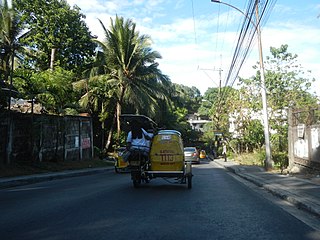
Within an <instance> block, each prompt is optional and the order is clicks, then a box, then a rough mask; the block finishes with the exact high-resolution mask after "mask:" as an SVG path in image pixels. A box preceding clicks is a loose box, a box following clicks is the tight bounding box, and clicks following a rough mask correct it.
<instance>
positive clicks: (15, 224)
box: [0, 163, 320, 240]
mask: <svg viewBox="0 0 320 240" xmlns="http://www.w3.org/2000/svg"><path fill="white" fill-rule="evenodd" d="M193 174H194V178H193V187H192V189H190V190H189V189H187V186H186V185H181V184H172V183H169V182H167V181H165V180H163V179H161V178H159V179H153V180H152V181H151V182H150V183H149V184H143V185H142V187H141V188H139V189H135V188H133V186H132V183H131V180H130V175H129V174H116V173H113V172H107V173H102V174H96V175H89V176H82V177H75V178H68V179H61V180H54V181H49V182H42V183H37V184H33V185H27V186H21V187H16V188H10V189H2V190H0V238H1V239H6V240H9V239H24V240H27V239H48V240H49V239H50V240H55V239H77V240H78V239H126V240H127V239H130V240H135V239H137V240H138V239H139V240H140V239H153V240H154V239H165V240H170V239H175V240H178V239H183V240H186V239H201V240H203V239H210V240H211V239H232V240H234V239H255V240H256V239H281V240H284V239H290V240H293V239H299V240H301V239H320V235H319V232H317V231H315V230H314V229H312V228H311V227H309V226H308V225H306V224H305V223H303V222H302V221H300V220H298V219H297V218H295V217H293V216H292V215H291V214H289V213H287V212H286V211H284V210H283V209H282V208H280V207H279V206H277V205H275V204H273V203H272V202H270V201H269V200H267V199H265V198H264V197H262V196H261V195H260V194H258V193H257V192H255V191H253V190H252V189H251V188H248V187H247V186H246V185H244V184H243V183H241V182H239V181H237V180H236V179H235V178H234V177H232V176H231V175H230V174H228V173H227V172H226V171H225V170H224V169H222V168H220V167H218V166H215V165H213V164H208V163H203V164H200V165H197V166H194V167H193ZM171 181H173V180H171Z"/></svg>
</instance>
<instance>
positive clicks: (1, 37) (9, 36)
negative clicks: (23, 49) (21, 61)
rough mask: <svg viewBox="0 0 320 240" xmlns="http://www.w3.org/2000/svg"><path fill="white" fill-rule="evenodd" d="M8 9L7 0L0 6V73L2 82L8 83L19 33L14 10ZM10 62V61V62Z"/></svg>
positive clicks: (17, 18) (17, 20) (19, 29)
mask: <svg viewBox="0 0 320 240" xmlns="http://www.w3.org/2000/svg"><path fill="white" fill-rule="evenodd" d="M14 5H15V2H14V1H12V6H13V7H12V8H9V6H8V2H7V0H4V1H3V4H2V5H0V47H1V55H0V61H1V72H2V74H3V79H4V81H8V78H9V75H10V70H11V68H12V67H13V66H12V64H13V61H12V60H13V55H14V51H15V50H17V49H18V48H19V44H18V40H19V39H18V36H19V34H20V33H21V28H20V26H19V17H18V14H17V13H16V11H15V8H14ZM10 60H11V61H10Z"/></svg>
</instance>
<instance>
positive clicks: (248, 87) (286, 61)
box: [240, 45, 318, 149]
mask: <svg viewBox="0 0 320 240" xmlns="http://www.w3.org/2000/svg"><path fill="white" fill-rule="evenodd" d="M270 52H271V56H267V57H266V62H265V69H266V76H265V77H266V91H267V99H268V112H269V119H270V127H271V128H272V129H273V130H277V135H278V136H279V138H278V139H280V138H281V139H282V141H283V142H285V139H286V138H287V109H288V108H291V107H294V108H300V107H312V106H316V104H317V102H318V99H317V97H316V95H315V94H314V93H312V92H311V86H312V82H313V81H314V78H312V77H311V74H310V71H306V70H305V69H304V68H303V67H302V66H301V64H299V63H298V55H296V54H292V53H289V52H288V45H281V46H280V47H279V48H275V47H271V48H270ZM254 68H255V69H258V66H254ZM240 84H241V93H242V95H241V99H242V101H243V100H244V101H243V103H244V105H245V106H247V109H248V111H251V110H253V111H254V112H257V111H258V110H259V109H261V108H262V107H261V106H262V103H261V98H260V89H261V83H260V71H257V73H256V76H254V77H252V78H250V79H241V78H240ZM281 149H283V148H281Z"/></svg>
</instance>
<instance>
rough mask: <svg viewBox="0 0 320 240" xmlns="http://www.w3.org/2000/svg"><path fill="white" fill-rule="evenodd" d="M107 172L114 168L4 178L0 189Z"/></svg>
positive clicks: (0, 180) (1, 180)
mask: <svg viewBox="0 0 320 240" xmlns="http://www.w3.org/2000/svg"><path fill="white" fill-rule="evenodd" d="M109 171H114V167H107V168H92V169H81V170H70V171H63V172H59V173H52V172H51V173H43V174H36V175H30V176H21V177H15V178H5V179H0V189H4V188H10V187H17V186H23V185H28V184H32V183H38V182H44V181H52V180H56V179H63V178H71V177H78V176H85V175H91V174H96V173H101V172H109Z"/></svg>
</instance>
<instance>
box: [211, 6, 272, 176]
mask: <svg viewBox="0 0 320 240" xmlns="http://www.w3.org/2000/svg"><path fill="white" fill-rule="evenodd" d="M211 2H213V3H220V4H223V5H226V6H229V7H231V8H233V9H235V10H237V11H238V12H240V13H241V14H242V15H244V16H245V17H246V18H247V19H249V21H250V23H251V24H252V25H253V26H254V27H255V28H256V30H257V36H258V48H259V62H260V74H261V98H262V110H263V123H264V124H263V125H264V138H265V148H266V160H265V169H266V170H267V171H269V170H271V169H272V168H273V161H272V156H271V146H270V137H269V120H268V106H267V93H266V86H265V76H264V63H263V54H262V40H261V31H260V24H259V0H256V2H255V12H256V23H255V22H253V21H252V20H251V19H250V18H249V16H248V15H247V14H245V13H244V12H243V11H241V10H240V9H239V8H237V7H235V6H233V5H231V4H228V3H224V2H221V1H219V0H211Z"/></svg>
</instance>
